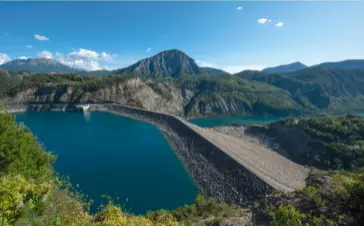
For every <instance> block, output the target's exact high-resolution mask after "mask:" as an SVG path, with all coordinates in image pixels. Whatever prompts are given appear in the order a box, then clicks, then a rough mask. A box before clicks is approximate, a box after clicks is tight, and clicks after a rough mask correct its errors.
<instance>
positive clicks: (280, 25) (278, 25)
mask: <svg viewBox="0 0 364 226" xmlns="http://www.w3.org/2000/svg"><path fill="white" fill-rule="evenodd" d="M283 25H284V23H283V22H278V23H276V27H283Z"/></svg>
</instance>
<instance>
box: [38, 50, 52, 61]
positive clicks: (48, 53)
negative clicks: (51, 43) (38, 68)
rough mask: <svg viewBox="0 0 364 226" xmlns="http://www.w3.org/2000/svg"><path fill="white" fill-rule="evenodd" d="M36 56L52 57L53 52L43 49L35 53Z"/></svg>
mask: <svg viewBox="0 0 364 226" xmlns="http://www.w3.org/2000/svg"><path fill="white" fill-rule="evenodd" d="M37 57H39V58H46V59H52V58H53V54H52V53H51V52H49V51H47V50H43V51H41V52H39V53H38V54H37Z"/></svg>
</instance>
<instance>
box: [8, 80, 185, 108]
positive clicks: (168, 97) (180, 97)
mask: <svg viewBox="0 0 364 226" xmlns="http://www.w3.org/2000/svg"><path fill="white" fill-rule="evenodd" d="M188 99H189V95H188V92H187V93H186V92H184V93H182V92H181V90H180V89H178V88H176V87H175V86H172V85H170V84H166V83H158V84H155V83H148V82H146V81H142V80H141V79H140V78H138V77H134V78H130V79H127V80H125V81H122V82H119V83H114V84H110V85H109V86H107V87H103V88H100V89H98V90H85V88H84V87H80V86H72V85H57V86H38V87H34V88H28V89H26V90H24V91H20V92H18V93H16V94H15V96H14V97H6V98H4V99H2V101H1V102H2V103H3V104H4V105H6V106H16V105H19V104H32V106H37V105H38V106H37V107H40V108H57V107H60V106H62V107H67V108H72V107H73V106H74V104H76V103H86V102H91V103H92V102H116V103H120V104H126V105H130V106H136V107H141V108H145V109H148V110H155V111H163V112H168V113H172V114H176V115H181V113H183V106H184V104H185V103H186V102H188ZM42 105H43V106H42Z"/></svg>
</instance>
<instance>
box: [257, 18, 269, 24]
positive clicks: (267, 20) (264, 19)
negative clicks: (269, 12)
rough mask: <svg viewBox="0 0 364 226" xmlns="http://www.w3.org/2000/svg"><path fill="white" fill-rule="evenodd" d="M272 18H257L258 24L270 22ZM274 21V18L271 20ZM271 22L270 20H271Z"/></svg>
mask: <svg viewBox="0 0 364 226" xmlns="http://www.w3.org/2000/svg"><path fill="white" fill-rule="evenodd" d="M269 20H270V19H267V18H260V19H258V20H257V22H258V24H265V23H267V22H269ZM270 21H271V22H272V20H270ZM269 23H270V22H269Z"/></svg>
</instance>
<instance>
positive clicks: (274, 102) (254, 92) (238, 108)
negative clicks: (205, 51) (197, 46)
mask: <svg viewBox="0 0 364 226" xmlns="http://www.w3.org/2000/svg"><path fill="white" fill-rule="evenodd" d="M176 86H177V87H180V88H181V89H182V90H190V91H191V92H192V94H193V96H192V98H191V100H190V101H189V103H188V104H187V105H186V106H185V115H187V116H190V117H193V116H199V115H203V116H208V115H290V114H305V113H309V112H308V111H306V110H305V109H303V108H302V106H300V105H299V104H297V103H296V102H295V101H294V100H292V99H291V98H290V97H289V96H288V95H287V93H285V92H284V91H282V90H280V89H277V88H275V87H273V86H270V85H267V84H263V83H258V82H252V81H248V80H246V79H241V78H239V77H236V76H199V77H184V78H181V79H179V80H177V81H176Z"/></svg>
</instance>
